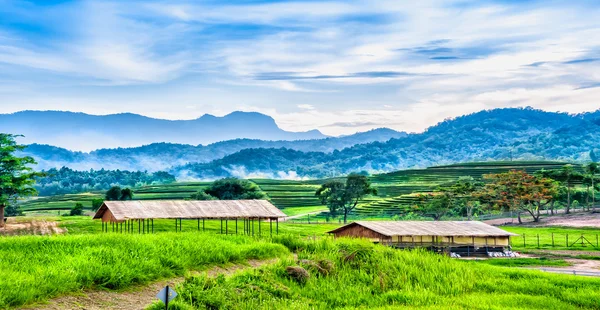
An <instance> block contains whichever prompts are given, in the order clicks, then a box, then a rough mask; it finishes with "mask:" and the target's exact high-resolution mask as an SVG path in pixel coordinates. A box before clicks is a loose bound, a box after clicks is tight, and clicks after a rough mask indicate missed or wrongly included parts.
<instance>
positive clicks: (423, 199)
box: [412, 192, 452, 221]
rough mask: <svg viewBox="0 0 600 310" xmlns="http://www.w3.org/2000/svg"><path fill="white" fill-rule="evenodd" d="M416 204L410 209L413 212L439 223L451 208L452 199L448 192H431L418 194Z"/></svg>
mask: <svg viewBox="0 0 600 310" xmlns="http://www.w3.org/2000/svg"><path fill="white" fill-rule="evenodd" d="M417 201H418V203H417V204H416V205H414V206H413V207H412V209H413V211H415V212H417V213H418V214H420V215H422V216H426V217H431V218H432V219H433V220H434V221H439V220H441V219H442V217H443V216H444V215H446V214H447V213H448V211H450V209H451V208H452V198H451V195H450V194H449V193H448V192H433V193H425V194H419V195H418V196H417Z"/></svg>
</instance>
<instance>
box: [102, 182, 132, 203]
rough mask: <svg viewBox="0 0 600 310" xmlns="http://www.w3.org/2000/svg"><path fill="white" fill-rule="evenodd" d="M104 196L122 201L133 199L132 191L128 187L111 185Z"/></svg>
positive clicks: (111, 199)
mask: <svg viewBox="0 0 600 310" xmlns="http://www.w3.org/2000/svg"><path fill="white" fill-rule="evenodd" d="M104 198H105V199H106V200H108V201H124V200H132V199H133V191H132V190H131V189H130V188H123V189H122V188H121V187H120V186H113V187H111V188H110V189H109V190H108V191H107V192H106V195H105V196H104Z"/></svg>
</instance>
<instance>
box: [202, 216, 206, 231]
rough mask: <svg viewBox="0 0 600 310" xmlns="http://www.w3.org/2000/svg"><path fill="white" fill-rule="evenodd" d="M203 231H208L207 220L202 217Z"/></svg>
mask: <svg viewBox="0 0 600 310" xmlns="http://www.w3.org/2000/svg"><path fill="white" fill-rule="evenodd" d="M202 231H206V222H205V221H204V219H202Z"/></svg>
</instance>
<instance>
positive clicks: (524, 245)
mask: <svg viewBox="0 0 600 310" xmlns="http://www.w3.org/2000/svg"><path fill="white" fill-rule="evenodd" d="M523 247H524V248H526V247H527V245H526V244H525V234H523Z"/></svg>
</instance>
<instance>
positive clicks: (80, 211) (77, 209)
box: [69, 202, 83, 216]
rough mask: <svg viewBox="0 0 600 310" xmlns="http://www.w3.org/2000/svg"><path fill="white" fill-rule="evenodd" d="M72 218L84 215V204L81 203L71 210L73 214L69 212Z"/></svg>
mask: <svg viewBox="0 0 600 310" xmlns="http://www.w3.org/2000/svg"><path fill="white" fill-rule="evenodd" d="M69 215H70V216H76V215H83V204H81V203H79V202H78V203H76V204H75V206H74V207H73V208H72V209H71V212H69Z"/></svg>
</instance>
